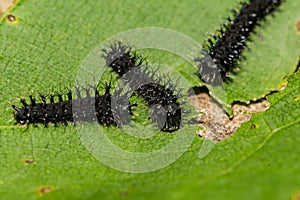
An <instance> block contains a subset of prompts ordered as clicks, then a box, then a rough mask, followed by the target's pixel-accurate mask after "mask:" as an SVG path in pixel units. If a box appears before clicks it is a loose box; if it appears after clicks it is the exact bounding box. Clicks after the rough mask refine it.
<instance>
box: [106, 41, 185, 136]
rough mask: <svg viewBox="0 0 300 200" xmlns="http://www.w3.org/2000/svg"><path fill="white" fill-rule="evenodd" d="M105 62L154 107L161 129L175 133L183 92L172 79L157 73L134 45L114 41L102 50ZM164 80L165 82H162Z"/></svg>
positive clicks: (154, 115) (155, 120) (156, 120)
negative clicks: (180, 91)
mask: <svg viewBox="0 0 300 200" xmlns="http://www.w3.org/2000/svg"><path fill="white" fill-rule="evenodd" d="M102 51H103V53H104V55H103V57H104V58H105V60H106V65H107V66H109V67H111V68H112V70H113V71H114V72H115V73H117V74H118V76H119V77H121V78H122V80H123V81H124V82H125V83H126V84H128V86H129V88H132V89H133V90H134V91H135V93H136V94H137V95H138V96H140V97H142V98H143V99H144V100H145V102H146V103H147V104H148V106H149V107H150V108H151V119H152V120H153V121H154V122H155V123H156V124H157V125H158V127H159V128H160V129H161V130H162V131H166V132H172V131H176V130H178V129H179V128H180V127H181V121H182V119H181V117H182V116H181V114H182V112H183V110H182V109H181V107H180V105H181V103H180V102H179V98H180V97H181V96H180V94H179V93H178V92H177V94H176V95H175V92H176V89H175V85H173V84H172V82H171V80H163V79H162V78H160V77H158V76H157V75H156V72H155V71H154V70H152V69H151V68H150V66H149V64H147V63H146V62H145V60H144V59H143V58H142V57H141V56H139V55H137V54H136V52H135V51H134V50H133V48H132V47H129V46H127V45H124V44H122V42H120V41H119V42H115V43H113V44H111V45H110V47H109V49H102ZM161 82H164V85H161V84H160V83H161Z"/></svg>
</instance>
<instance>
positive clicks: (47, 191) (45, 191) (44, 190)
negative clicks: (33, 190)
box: [39, 186, 53, 195]
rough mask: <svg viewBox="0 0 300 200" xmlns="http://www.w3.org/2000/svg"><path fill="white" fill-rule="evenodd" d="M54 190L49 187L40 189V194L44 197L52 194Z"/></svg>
mask: <svg viewBox="0 0 300 200" xmlns="http://www.w3.org/2000/svg"><path fill="white" fill-rule="evenodd" d="M52 190H53V187H49V186H46V187H41V188H39V194H41V195H43V194H46V193H49V192H51V191H52Z"/></svg>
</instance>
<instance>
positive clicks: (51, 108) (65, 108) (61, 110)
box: [12, 84, 134, 126]
mask: <svg viewBox="0 0 300 200" xmlns="http://www.w3.org/2000/svg"><path fill="white" fill-rule="evenodd" d="M82 89H83V90H84V91H85V92H86V97H81V93H80V90H79V88H77V94H76V96H77V99H73V98H72V96H73V95H72V92H71V91H69V92H68V93H67V95H66V96H67V99H65V100H64V99H63V95H62V94H57V95H50V97H49V100H50V102H48V103H47V101H46V97H45V96H44V95H40V97H41V102H40V103H36V99H35V98H33V97H32V96H30V104H28V103H27V102H26V101H25V100H24V99H21V103H22V105H23V107H21V108H18V107H17V106H15V105H12V107H13V109H14V110H15V111H16V113H15V115H14V118H15V120H16V122H17V123H19V124H22V125H24V124H38V123H42V124H44V125H45V126H47V125H48V124H54V125H56V124H64V125H66V124H67V123H68V122H74V121H75V122H79V121H83V122H96V121H98V123H99V124H102V125H105V126H110V125H116V126H122V125H124V124H128V123H129V122H130V117H129V116H130V115H131V114H132V113H131V107H132V106H134V105H131V104H129V102H128V96H126V95H122V90H121V89H119V90H117V91H115V93H114V94H111V93H110V90H111V85H110V84H106V85H105V93H104V94H103V95H100V94H99V91H98V89H97V87H92V86H91V87H86V88H82ZM90 89H92V90H93V92H94V95H93V96H91V95H90ZM55 98H57V99H58V102H55V100H54V99H55ZM112 99H117V100H118V102H120V104H117V105H114V106H113V107H112V106H111V105H112V104H111V102H112ZM74 104H75V105H78V106H80V108H79V109H78V108H77V109H76V112H73V105H74Z"/></svg>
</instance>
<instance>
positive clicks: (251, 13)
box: [195, 0, 282, 85]
mask: <svg viewBox="0 0 300 200" xmlns="http://www.w3.org/2000/svg"><path fill="white" fill-rule="evenodd" d="M281 4H282V1H281V0H250V1H249V3H241V8H240V10H239V12H236V11H233V13H234V19H230V18H228V22H227V23H226V24H224V25H223V26H222V27H221V28H220V29H219V30H218V31H217V33H216V35H215V36H213V37H212V38H210V39H208V41H207V45H204V46H205V48H204V49H205V50H204V52H203V56H201V57H198V58H196V59H195V61H196V62H197V63H199V64H198V69H199V71H198V74H199V77H200V78H201V79H202V80H203V81H204V82H206V83H208V84H212V85H219V84H220V83H221V82H222V81H224V80H228V78H229V73H230V72H233V70H234V67H235V66H236V64H237V61H238V60H239V59H240V58H241V53H242V51H243V49H245V48H246V47H247V45H246V42H247V40H249V36H250V34H251V33H252V32H254V29H255V27H256V26H258V25H260V22H261V21H263V20H264V19H265V17H266V15H268V14H270V13H273V12H274V11H275V10H276V9H278V7H279V6H280V5H281Z"/></svg>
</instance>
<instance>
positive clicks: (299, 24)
mask: <svg viewBox="0 0 300 200" xmlns="http://www.w3.org/2000/svg"><path fill="white" fill-rule="evenodd" d="M295 28H296V31H297V34H300V21H297V22H296V24H295Z"/></svg>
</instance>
